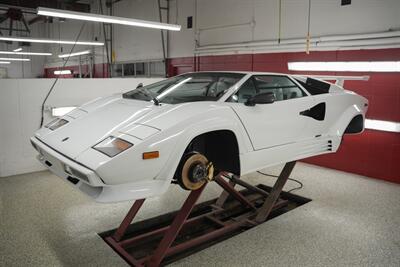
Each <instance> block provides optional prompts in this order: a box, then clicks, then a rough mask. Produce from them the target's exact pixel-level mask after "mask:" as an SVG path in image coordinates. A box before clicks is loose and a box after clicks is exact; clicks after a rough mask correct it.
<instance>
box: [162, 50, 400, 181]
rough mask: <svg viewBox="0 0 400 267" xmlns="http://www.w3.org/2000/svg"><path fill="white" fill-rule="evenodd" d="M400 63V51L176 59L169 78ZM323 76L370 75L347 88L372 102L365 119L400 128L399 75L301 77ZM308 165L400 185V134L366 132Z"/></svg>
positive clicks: (353, 137) (310, 161) (314, 158)
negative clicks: (319, 64)
mask: <svg viewBox="0 0 400 267" xmlns="http://www.w3.org/2000/svg"><path fill="white" fill-rule="evenodd" d="M393 60H394V61H400V49H398V48H396V49H377V50H354V51H317V52H311V54H309V55H307V54H306V53H303V52H295V53H266V54H244V55H243V54H241V55H222V56H201V57H185V58H172V59H169V60H168V66H169V68H168V73H169V75H170V76H173V75H177V74H181V73H184V72H189V71H218V70H220V71H222V70H237V71H266V72H282V73H300V72H293V71H292V72H289V70H288V67H287V63H288V62H291V61H393ZM301 73H303V74H313V75H316V74H325V75H369V76H370V80H369V81H368V82H364V81H347V82H345V87H346V88H347V89H349V90H352V91H354V92H357V93H358V94H360V95H363V96H365V97H366V98H367V99H368V100H369V109H368V113H367V117H368V118H371V119H378V120H387V121H396V122H400V74H399V73H355V72H351V73H349V72H309V73H307V72H301ZM305 161H306V162H309V163H313V164H317V165H320V166H325V167H329V168H333V169H338V170H342V171H347V172H352V173H357V174H361V175H365V176H369V177H374V178H378V179H383V180H388V181H392V182H397V183H400V134H399V133H391V132H382V131H374V130H366V131H365V132H364V133H362V134H360V135H346V136H345V137H344V138H343V143H342V145H341V147H340V149H339V151H338V152H337V153H335V154H329V155H322V156H317V157H312V158H309V159H306V160H305Z"/></svg>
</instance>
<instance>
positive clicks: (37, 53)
mask: <svg viewBox="0 0 400 267" xmlns="http://www.w3.org/2000/svg"><path fill="white" fill-rule="evenodd" d="M0 54H5V55H27V56H51V55H52V54H51V53H39V52H13V51H0Z"/></svg>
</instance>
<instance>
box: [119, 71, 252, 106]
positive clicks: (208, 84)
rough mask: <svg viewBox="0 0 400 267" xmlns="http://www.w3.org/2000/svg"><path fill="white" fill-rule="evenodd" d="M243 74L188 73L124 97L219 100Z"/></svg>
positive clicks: (181, 101)
mask: <svg viewBox="0 0 400 267" xmlns="http://www.w3.org/2000/svg"><path fill="white" fill-rule="evenodd" d="M243 76H244V74H239V73H207V72H201V73H188V74H183V75H179V76H176V77H173V78H170V79H166V80H163V81H161V82H158V83H154V84H150V85H147V86H144V87H141V88H137V89H135V90H132V91H130V92H127V93H125V94H124V95H123V97H124V98H127V99H137V100H144V101H150V100H153V101H154V100H155V101H156V102H160V103H168V104H179V103H186V102H196V101H217V100H218V99H219V98H220V97H221V96H223V95H224V94H225V93H226V91H227V90H228V89H229V88H230V87H232V86H233V85H234V84H235V83H237V82H238V81H239V80H240V79H241V78H243Z"/></svg>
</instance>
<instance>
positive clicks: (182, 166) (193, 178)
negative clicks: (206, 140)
mask: <svg viewBox="0 0 400 267" xmlns="http://www.w3.org/2000/svg"><path fill="white" fill-rule="evenodd" d="M208 165H209V161H208V159H207V158H206V157H205V156H204V155H203V154H201V153H198V152H190V153H188V154H185V155H184V156H183V157H182V160H181V162H180V163H179V166H178V169H177V172H176V180H177V181H178V184H179V185H180V186H181V187H182V188H183V189H185V190H197V189H199V188H200V187H202V186H203V185H204V184H205V183H206V182H207V177H208V172H209V166H208Z"/></svg>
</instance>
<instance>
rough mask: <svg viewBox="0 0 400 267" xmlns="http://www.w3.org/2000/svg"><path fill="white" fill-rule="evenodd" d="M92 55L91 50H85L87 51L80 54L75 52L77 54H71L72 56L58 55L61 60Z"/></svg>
mask: <svg viewBox="0 0 400 267" xmlns="http://www.w3.org/2000/svg"><path fill="white" fill-rule="evenodd" d="M90 53H92V51H91V50H85V51H80V52H75V53H71V54H62V55H58V57H59V58H65V57H75V56H82V55H87V54H90Z"/></svg>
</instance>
